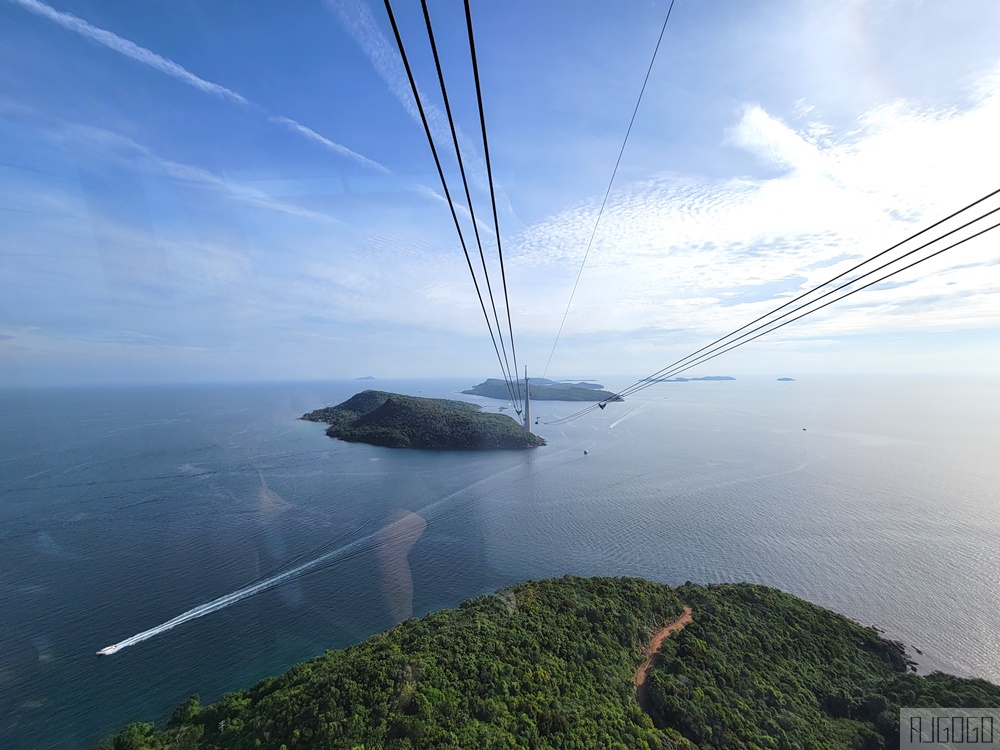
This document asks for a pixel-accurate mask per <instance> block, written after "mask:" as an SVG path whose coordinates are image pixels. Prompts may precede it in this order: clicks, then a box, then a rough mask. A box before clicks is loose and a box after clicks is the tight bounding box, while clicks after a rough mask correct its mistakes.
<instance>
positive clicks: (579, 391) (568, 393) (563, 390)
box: [462, 378, 625, 401]
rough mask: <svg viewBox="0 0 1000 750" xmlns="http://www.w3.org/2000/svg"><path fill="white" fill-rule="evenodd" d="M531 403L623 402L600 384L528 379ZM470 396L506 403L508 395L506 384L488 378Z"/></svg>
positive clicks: (522, 385) (467, 392)
mask: <svg viewBox="0 0 1000 750" xmlns="http://www.w3.org/2000/svg"><path fill="white" fill-rule="evenodd" d="M529 382H530V385H531V400H532V401H624V400H625V399H623V398H622V397H621V396H619V395H617V394H614V393H612V392H611V391H606V390H604V386H602V385H601V384H600V383H588V382H579V383H561V382H558V381H556V380H548V379H546V378H529ZM520 386H521V392H522V393H523V392H524V381H523V380H522V381H520ZM462 393H466V394H468V395H470V396H485V397H486V398H497V399H502V400H504V401H507V400H509V399H510V393H509V392H508V391H507V384H506V383H505V382H504V381H503V380H500V379H499V378H488V379H487V380H484V381H483V382H482V383H480V384H479V385H475V386H473V387H472V388H470V389H469V390H467V391H462Z"/></svg>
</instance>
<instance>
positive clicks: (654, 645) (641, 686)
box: [633, 605, 691, 713]
mask: <svg viewBox="0 0 1000 750" xmlns="http://www.w3.org/2000/svg"><path fill="white" fill-rule="evenodd" d="M689 622H691V608H690V607H688V606H687V605H685V606H684V614H682V615H681V616H680V617H678V618H677V619H676V620H674V621H673V622H671V623H667V625H666V626H665V627H662V628H660V629H659V630H657V631H656V632H655V633H654V634H653V637H652V638H651V639H650V641H649V646H648V647H647V648H646V661H644V662H643V663H642V664H640V665H639V667H638V669H636V670H635V678H634V680H633V682H634V683H635V697H636V698H637V699H638V700H639V705H640V706H642V708H643V710H645V711H647V713H648V710H647V709H646V675H647V674H648V673H649V668H650V667H652V666H653V659H655V658H656V652H657V651H659V650H660V646H661V645H662V643H663V640H664V639H665V638H667V637H669V636H670V634H671V633H676V632H677V631H678V630H683V629H684V626H685V625H687V624H688V623H689Z"/></svg>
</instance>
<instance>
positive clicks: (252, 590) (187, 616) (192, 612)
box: [97, 524, 393, 656]
mask: <svg viewBox="0 0 1000 750" xmlns="http://www.w3.org/2000/svg"><path fill="white" fill-rule="evenodd" d="M392 525H393V524H389V527H387V528H391V527H392ZM374 537H375V535H374V534H369V535H368V536H363V537H361V538H360V539H356V540H355V541H353V542H351V543H350V544H346V545H344V546H343V547H339V548H337V549H335V550H332V551H330V552H327V553H326V554H325V555H320V556H319V557H317V558H316V559H314V560H310V561H309V562H305V563H302V564H301V565H298V566H296V567H294V568H292V569H291V570H286V571H285V572H284V573H279V574H278V575H276V576H272V577H271V578H267V579H265V580H263V581H260V582H259V583H255V584H252V585H250V586H245V587H243V588H241V589H239V590H238V591H233V592H232V593H230V594H226V595H225V596H220V597H219V598H218V599H213V600H212V601H210V602H205V603H204V604H199V605H198V606H197V607H193V608H192V609H189V610H188V611H187V612H184V613H183V614H180V615H177V617H174V618H173V619H171V620H167V621H166V622H165V623H162V624H161V625H157V626H156V627H155V628H150V629H149V630H143V631H142V632H141V633H136V634H135V635H133V636H131V637H130V638H126V639H125V640H124V641H119V642H118V643H115V644H113V645H111V646H106V647H104V648H102V649H101V650H100V651H98V652H97V653H98V655H100V656H110V655H111V654H117V653H118V652H119V651H121V650H122V649H123V648H128V647H129V646H134V645H135V644H137V643H142V642H143V641H148V640H149V639H150V638H153V637H155V636H157V635H159V634H160V633H165V632H166V631H168V630H172V629H173V628H176V627H177V626H178V625H183V624H184V623H185V622H189V621H190V620H195V619H197V618H199V617H204V616H205V615H210V614H212V613H213V612H217V611H219V610H220V609H222V608H223V607H228V606H229V605H230V604H235V603H236V602H238V601H241V600H243V599H246V598H248V597H251V596H253V595H254V594H259V593H260V592H262V591H266V590H267V589H269V588H273V587H274V586H277V585H278V584H280V583H284V582H285V581H287V580H289V579H290V578H293V577H295V576H297V575H301V574H303V573H306V572H308V571H310V570H312V569H313V568H316V567H318V566H319V565H321V564H322V563H324V562H327V561H329V560H333V559H336V558H337V557H338V556H340V555H343V554H345V553H347V552H350V551H351V550H352V549H354V548H355V547H359V546H361V544H362V543H364V542H367V541H370V540H371V539H373V538H374Z"/></svg>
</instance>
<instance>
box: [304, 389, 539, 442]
mask: <svg viewBox="0 0 1000 750" xmlns="http://www.w3.org/2000/svg"><path fill="white" fill-rule="evenodd" d="M300 419H304V420H307V421H310V422H323V423H325V424H328V425H329V427H327V429H326V434H327V435H329V436H330V437H332V438H338V439H340V440H346V441H348V442H352V443H368V444H370V445H379V446H384V447H386V448H423V449H427V450H498V449H504V450H506V449H517V448H536V447H538V446H541V445H545V441H544V440H543V439H542V438H540V437H538V435H534V434H532V433H530V432H527V431H526V430H525V429H524V428H523V427H522V426H521V425H520V424H518V423H517V422H515V421H514V420H513V419H511V418H510V417H508V416H507V415H505V414H487V413H485V412H483V411H481V410H480V407H479V406H478V405H477V404H470V403H467V402H465V401H452V400H449V399H443V398H420V397H419V396H402V395H400V394H398V393H388V392H386V391H362V392H361V393H359V394H357V395H355V396H352V397H351V398H349V399H348V400H347V401H344V402H343V403H341V404H337V405H336V406H328V407H326V408H323V409H316V410H315V411H311V412H309V413H308V414H303V415H302V416H301V417H300Z"/></svg>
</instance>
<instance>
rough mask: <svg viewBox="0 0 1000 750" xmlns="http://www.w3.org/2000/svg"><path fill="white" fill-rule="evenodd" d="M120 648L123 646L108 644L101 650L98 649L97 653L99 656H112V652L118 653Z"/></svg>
mask: <svg viewBox="0 0 1000 750" xmlns="http://www.w3.org/2000/svg"><path fill="white" fill-rule="evenodd" d="M120 648H121V646H107V647H106V648H102V649H101V650H100V651H98V652H97V655H98V656H111V654H117V653H118V649H120Z"/></svg>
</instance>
